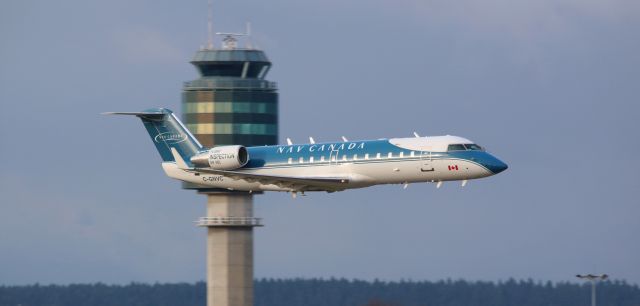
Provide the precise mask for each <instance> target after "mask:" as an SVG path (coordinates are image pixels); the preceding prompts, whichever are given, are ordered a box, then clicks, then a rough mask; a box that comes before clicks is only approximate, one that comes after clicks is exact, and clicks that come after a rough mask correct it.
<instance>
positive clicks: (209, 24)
mask: <svg viewBox="0 0 640 306" xmlns="http://www.w3.org/2000/svg"><path fill="white" fill-rule="evenodd" d="M212 1H213V0H209V5H208V11H209V16H208V18H207V49H209V50H213V3H212Z"/></svg>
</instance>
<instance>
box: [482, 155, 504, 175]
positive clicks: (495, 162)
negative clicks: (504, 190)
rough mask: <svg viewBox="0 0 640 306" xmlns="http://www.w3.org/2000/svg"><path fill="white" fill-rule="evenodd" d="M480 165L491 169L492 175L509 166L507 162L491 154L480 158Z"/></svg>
mask: <svg viewBox="0 0 640 306" xmlns="http://www.w3.org/2000/svg"><path fill="white" fill-rule="evenodd" d="M482 165H483V166H485V167H486V168H487V169H489V171H491V172H492V173H493V174H494V175H495V174H498V173H500V172H502V171H504V170H507V168H509V166H507V164H505V163H504V162H503V161H501V160H499V159H497V158H496V157H495V156H493V155H491V154H486V157H485V158H484V159H483V160H482Z"/></svg>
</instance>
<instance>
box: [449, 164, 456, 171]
mask: <svg viewBox="0 0 640 306" xmlns="http://www.w3.org/2000/svg"><path fill="white" fill-rule="evenodd" d="M449 170H458V165H454V166H449Z"/></svg>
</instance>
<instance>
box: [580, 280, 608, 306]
mask: <svg viewBox="0 0 640 306" xmlns="http://www.w3.org/2000/svg"><path fill="white" fill-rule="evenodd" d="M576 277H577V278H579V279H586V280H588V281H590V282H591V306H596V282H597V281H598V280H605V279H607V278H608V277H609V275H606V274H601V275H593V274H587V275H581V274H578V275H576Z"/></svg>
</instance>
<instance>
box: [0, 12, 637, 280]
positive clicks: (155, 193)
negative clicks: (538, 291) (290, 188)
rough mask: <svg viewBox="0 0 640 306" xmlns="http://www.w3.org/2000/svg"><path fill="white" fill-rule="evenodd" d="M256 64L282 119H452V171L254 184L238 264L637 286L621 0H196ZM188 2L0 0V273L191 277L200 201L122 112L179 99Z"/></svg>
mask: <svg viewBox="0 0 640 306" xmlns="http://www.w3.org/2000/svg"><path fill="white" fill-rule="evenodd" d="M214 3H215V13H214V27H215V29H216V30H218V31H242V30H243V28H244V22H245V21H247V20H250V21H251V22H252V25H253V32H254V38H253V40H254V43H255V44H257V45H258V46H259V47H260V48H262V49H264V50H265V51H266V52H267V55H268V56H269V58H270V59H271V60H272V61H273V63H274V67H273V69H271V72H270V74H269V75H268V79H269V80H272V81H276V82H278V84H279V87H280V138H281V139H284V138H285V137H291V138H292V139H293V140H294V141H295V140H298V141H305V140H306V139H308V138H307V137H308V136H313V137H314V138H315V139H316V140H317V141H329V140H338V139H339V137H340V136H341V135H346V136H347V137H349V138H351V139H375V138H380V137H401V136H411V135H412V132H413V131H417V132H419V133H420V134H422V135H442V134H452V135H459V136H463V137H467V138H470V139H472V140H474V141H476V142H477V143H479V144H481V145H483V146H485V147H487V148H488V150H489V151H490V152H491V153H492V154H495V155H496V156H498V157H500V158H501V159H502V160H504V161H505V162H507V163H508V164H509V165H510V168H509V170H507V171H506V172H504V173H501V174H500V175H498V176H495V177H491V178H487V179H482V180H478V181H471V182H469V184H468V185H467V186H466V187H464V188H461V187H460V186H459V184H458V183H445V184H444V186H443V187H442V188H441V189H439V190H436V188H435V186H434V185H433V184H413V185H411V186H409V188H408V189H407V190H403V189H402V187H401V186H398V185H393V186H381V187H373V188H367V189H363V190H355V191H346V192H341V193H335V194H325V193H317V194H315V193H314V194H310V195H309V196H307V197H299V198H298V199H296V200H293V199H291V197H290V196H289V195H288V194H284V193H270V194H265V195H261V196H257V197H256V199H255V205H256V215H257V216H259V217H264V220H265V223H266V224H267V226H266V227H264V228H259V229H256V234H255V264H256V268H255V274H256V277H331V276H335V277H347V278H362V279H374V278H380V279H385V280H399V279H403V278H404V279H414V280H423V279H425V280H439V279H443V278H454V279H455V278H465V279H470V280H504V279H507V278H509V277H515V278H529V277H531V278H533V279H535V280H553V281H559V280H573V275H575V274H577V273H608V274H610V275H611V276H612V277H613V278H617V279H626V280H628V281H630V282H633V283H640V238H639V237H638V236H639V234H640V201H638V191H639V190H640V179H638V173H639V172H640V163H638V160H637V152H638V150H639V149H640V137H638V130H639V129H640V123H639V115H640V106H639V105H638V99H639V97H640V2H638V1H637V0H607V1H601V0H553V1H552V0H520V1H513V0H485V1H477V0H459V1H447V0H437V1H431V0H400V1H397V0H396V1H378V0H374V1H372V0H355V1H336V0H324V1H313V2H311V1H295V0H273V1H249V0H235V1H229V0H215V1H214ZM206 15H207V13H206V0H198V1H158V0H156V1H142V0H139V1H131V0H127V1H124V0H109V1H81V0H77V1H72V0H64V1H24V0H5V1H2V2H0V101H1V103H2V108H3V109H2V112H0V139H2V141H1V142H0V148H1V149H0V154H1V155H0V156H1V158H0V169H1V170H0V284H26V283H34V282H40V283H70V282H96V281H102V282H107V283H127V282H130V281H144V282H154V281H160V282H177V281H188V282H193V281H196V280H202V279H203V278H204V275H205V230H204V229H202V228H197V227H195V226H194V225H193V221H194V220H196V219H197V218H198V217H200V216H203V215H204V213H205V198H204V197H203V196H201V195H197V194H196V193H195V192H192V191H184V190H181V189H180V184H179V183H178V182H176V181H172V180H170V179H169V178H166V177H165V176H164V174H163V172H162V169H161V167H160V161H161V160H160V158H159V156H158V154H157V152H156V151H155V149H154V147H153V145H152V143H151V141H150V140H149V138H148V136H147V134H146V132H145V130H144V129H143V127H142V125H141V124H140V122H139V121H138V120H134V118H115V117H106V116H100V115H98V114H99V113H101V112H104V111H136V110H141V109H145V108H148V107H156V106H164V107H168V108H172V109H174V110H176V111H178V112H179V110H180V107H179V106H180V93H181V88H182V82H183V81H188V80H192V79H195V78H197V74H196V71H195V69H193V67H192V66H191V65H190V64H189V63H188V61H189V60H190V59H191V57H192V56H193V54H194V53H195V51H196V50H197V49H198V48H199V47H200V46H201V45H202V44H204V42H205V40H206Z"/></svg>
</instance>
